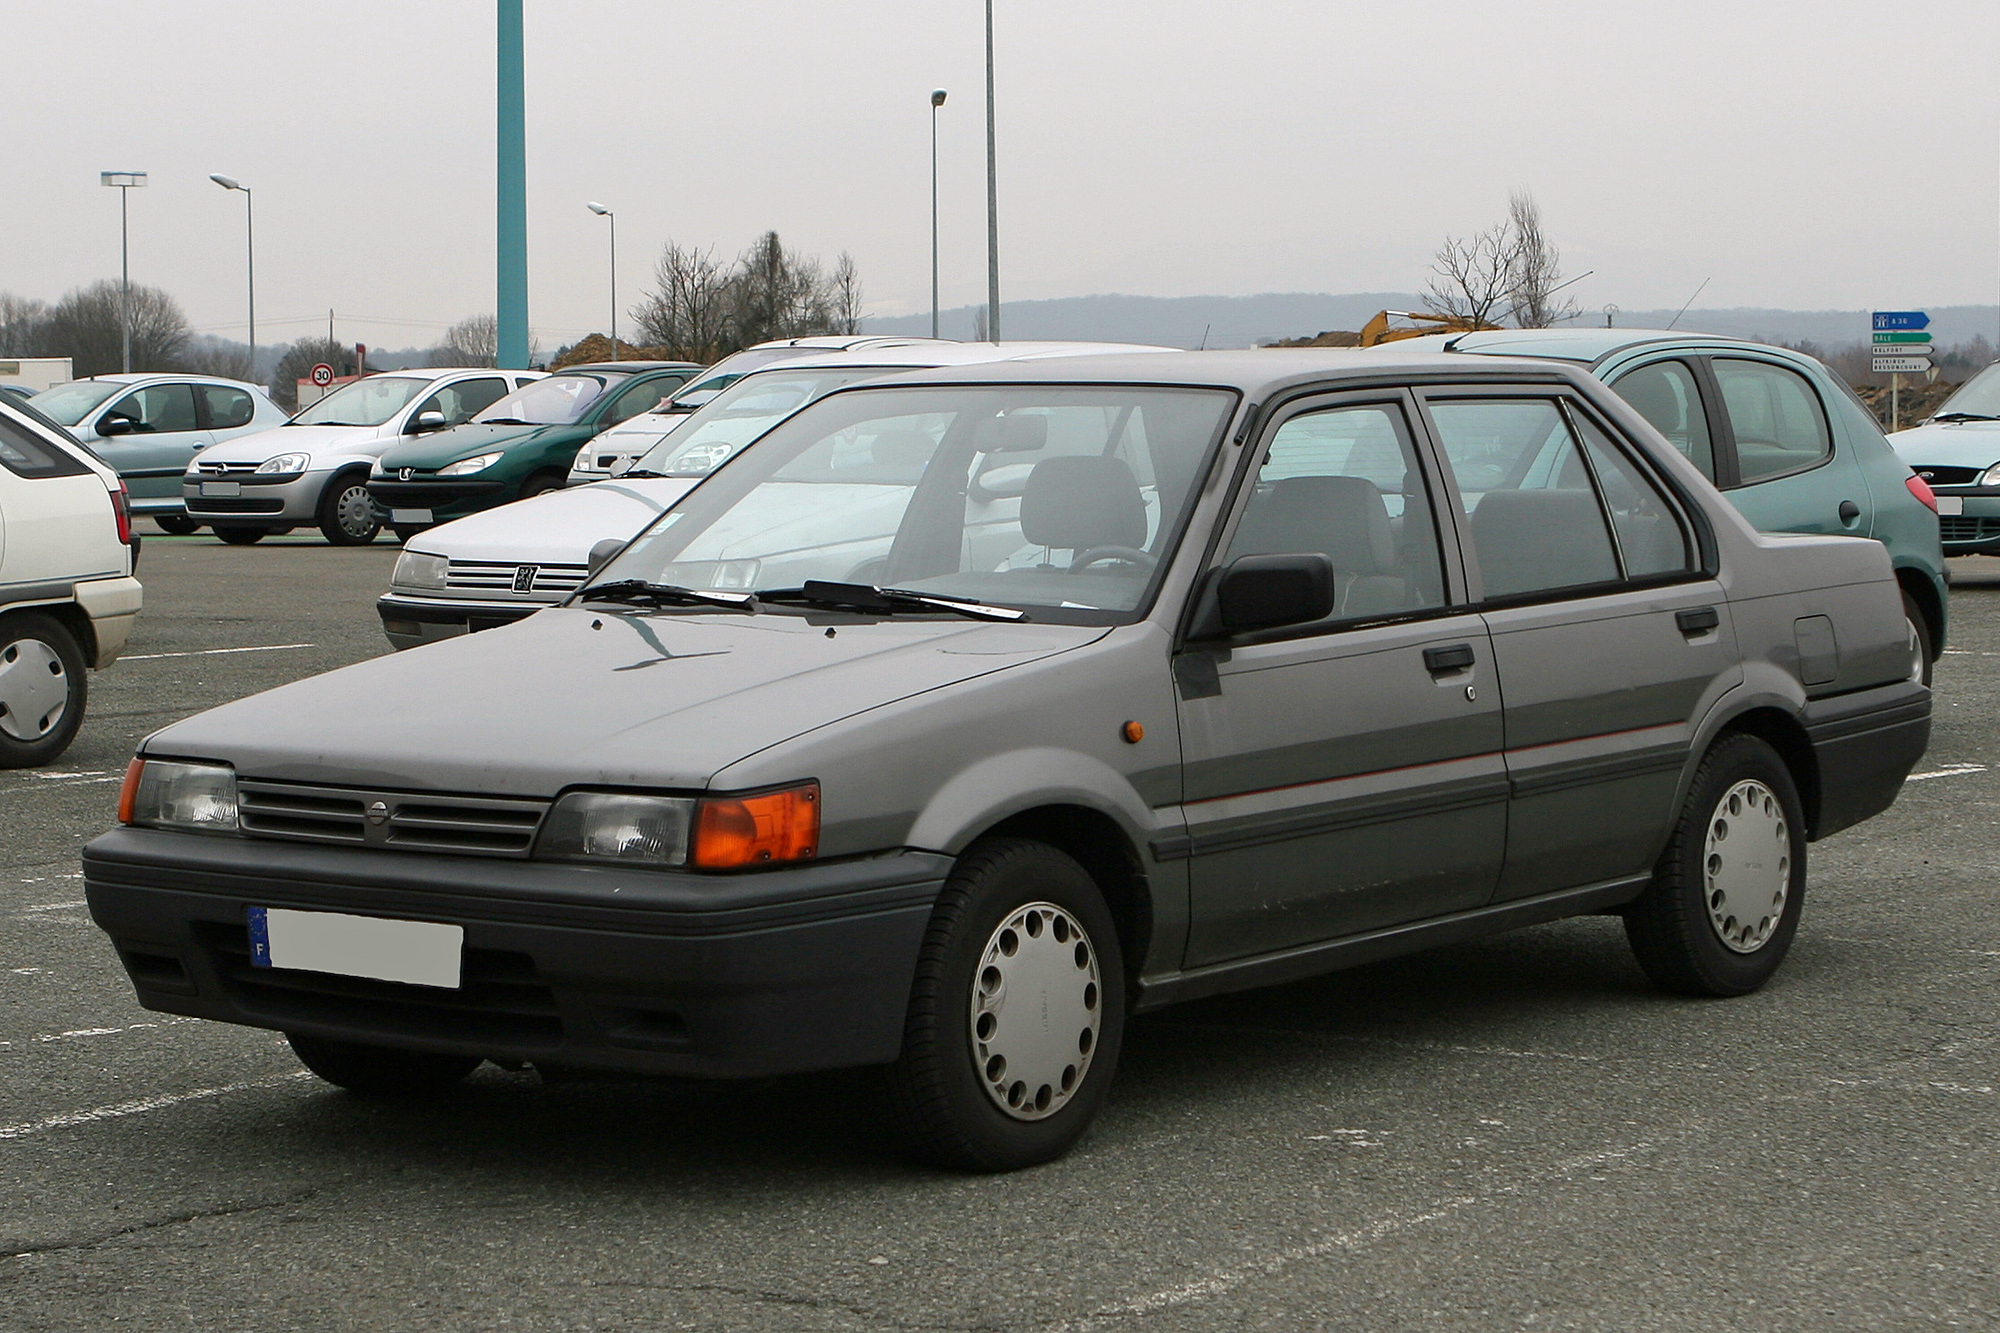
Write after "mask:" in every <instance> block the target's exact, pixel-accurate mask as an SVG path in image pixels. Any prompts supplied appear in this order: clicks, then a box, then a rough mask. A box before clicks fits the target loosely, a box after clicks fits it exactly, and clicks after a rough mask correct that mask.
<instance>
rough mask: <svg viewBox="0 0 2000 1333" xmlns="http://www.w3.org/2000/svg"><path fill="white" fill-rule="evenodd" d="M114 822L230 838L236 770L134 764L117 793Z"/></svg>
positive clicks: (136, 761)
mask: <svg viewBox="0 0 2000 1333" xmlns="http://www.w3.org/2000/svg"><path fill="white" fill-rule="evenodd" d="M118 819H119V822H120V823H124V824H140V825H144V826H146V827H148V828H171V829H182V830H185V831H187V832H189V833H234V832H236V770H235V769H233V768H230V767H228V766H227V765H224V764H184V763H179V762H175V761H169V760H164V759H134V760H133V761H132V763H131V765H130V766H129V767H127V768H126V770H125V787H124V789H123V790H122V791H120V792H119V793H118Z"/></svg>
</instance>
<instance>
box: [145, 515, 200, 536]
mask: <svg viewBox="0 0 2000 1333" xmlns="http://www.w3.org/2000/svg"><path fill="white" fill-rule="evenodd" d="M153 522H155V523H157V524H159V525H160V531H161V532H164V533H166V534H167V535H168V536H169V537H187V536H191V535H192V534H194V533H197V532H200V531H201V524H199V523H197V522H195V521H194V520H193V519H191V518H189V517H188V516H187V515H186V514H155V515H153Z"/></svg>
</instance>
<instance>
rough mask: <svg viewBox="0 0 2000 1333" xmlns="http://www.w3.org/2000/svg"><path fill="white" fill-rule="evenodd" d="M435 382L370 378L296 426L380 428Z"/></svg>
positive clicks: (310, 411) (345, 388) (344, 389)
mask: <svg viewBox="0 0 2000 1333" xmlns="http://www.w3.org/2000/svg"><path fill="white" fill-rule="evenodd" d="M433 383H435V381H433V380H428V379H418V378H417V377H415V376H413V375H370V376H369V377H368V378H367V379H365V380H356V381H354V383H352V384H344V385H342V386H341V387H340V388H338V389H335V390H334V391H333V392H332V393H330V394H328V395H327V396H326V397H324V398H322V399H320V400H319V401H318V402H316V403H314V404H313V405H312V406H311V407H308V408H306V409H305V410H304V411H303V412H300V413H299V414H298V415H297V416H295V417H293V418H292V421H291V424H292V425H294V426H379V425H381V424H382V423H383V422H385V421H387V420H388V419H389V418H390V417H393V416H395V415H396V413H398V412H400V411H402V410H403V408H404V406H405V405H406V404H408V402H409V401H410V400H411V399H412V398H415V397H416V396H417V395H418V394H420V393H422V392H423V391H424V390H425V389H428V388H430V387H431V385H432V384H433Z"/></svg>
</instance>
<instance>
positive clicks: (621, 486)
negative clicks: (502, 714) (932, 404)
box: [375, 339, 1175, 648]
mask: <svg viewBox="0 0 2000 1333" xmlns="http://www.w3.org/2000/svg"><path fill="white" fill-rule="evenodd" d="M876 341H877V345H875V346H870V347H865V348H860V349H856V350H853V351H845V352H834V353H831V354H825V355H819V356H810V357H806V356H801V357H795V358H793V359H790V360H785V361H780V362H776V363H770V364H766V365H764V366H762V367H760V368H757V369H753V370H750V371H748V372H746V373H744V374H742V375H741V376H740V377H738V378H736V379H735V381H734V382H733V383H731V384H729V385H728V386H727V387H725V388H722V389H721V390H720V391H719V392H716V393H714V394H713V396H712V397H710V398H709V400H708V401H707V402H706V403H704V404H703V405H702V406H700V407H698V408H696V409H695V410H694V411H693V412H691V413H688V414H687V415H685V416H682V417H680V418H679V424H678V425H675V426H674V427H673V428H672V430H671V432H670V433H669V434H667V435H666V436H665V437H664V438H662V439H661V440H660V441H659V442H658V443H657V444H655V445H654V446H653V447H652V449H650V450H649V451H648V452H646V453H645V454H644V455H643V456H641V457H640V458H639V459H638V460H637V461H636V463H635V464H634V465H633V466H632V467H631V468H629V469H628V470H626V471H624V472H623V473H622V474H621V475H619V476H617V477H615V478H613V479H611V480H609V481H599V482H594V483H591V484H589V485H584V486H570V487H566V488H564V489H563V490H560V491H550V492H547V493H546V494H543V495H538V496H536V497H534V498H533V499H530V500H519V501H516V502H515V503H513V504H509V505H501V506H500V507H498V508H496V509H489V510H486V511H484V512H483V513H478V514H473V515H470V516H469V517H466V518H462V519H459V520H457V521H456V522H453V523H445V524H441V525H439V526H438V527H435V528H431V529H429V530H428V531H426V532H425V533H423V534H422V536H420V537H417V538H414V539H413V544H412V545H406V546H405V547H404V549H403V553H402V555H401V556H400V557H399V558H398V559H397V561H396V568H395V572H394V574H393V575H391V577H390V586H389V591H388V592H386V593H384V594H383V595H382V597H381V598H379V599H378V600H377V601H376V603H375V609H376V612H377V614H379V615H380V616H381V618H382V632H383V633H384V634H386V635H387V636H388V638H389V642H390V643H391V644H393V645H394V646H395V647H397V648H415V647H417V646H419V645H420V644H425V643H430V642H433V641H435V640H438V639H448V638H453V637H456V636H457V635H460V634H465V633H468V632H470V631H474V630H482V629H492V628H493V627H495V626H497V625H505V624H509V623H511V622H513V621H516V620H520V619H522V618H524V617H526V616H530V615H533V614H534V613H535V612H537V611H539V610H541V609H542V608H543V607H545V606H552V605H554V604H555V603H557V602H559V601H561V600H562V599H563V598H565V597H567V596H569V595H570V594H571V593H572V592H575V591H576V590H577V589H578V588H580V587H581V586H583V581H584V579H585V578H586V577H587V576H588V575H589V573H590V570H591V569H592V568H593V567H594V566H595V564H597V563H599V562H598V561H595V560H593V559H592V554H593V551H594V550H596V549H597V548H600V547H603V546H604V545H605V544H606V543H615V545H623V544H624V543H625V542H626V541H628V540H629V539H630V538H631V537H632V536H633V534H635V533H637V532H638V531H639V530H640V529H641V528H643V527H645V526H646V525H647V524H648V523H651V522H652V521H653V519H654V518H656V517H657V516H658V515H659V514H660V513H662V512H663V511H664V510H665V509H666V508H667V506H668V505H670V504H672V503H673V502H674V501H676V500H678V499H680V498H681V496H683V495H685V494H687V492H688V491H690V490H692V489H693V488H694V486H695V484H696V483H697V482H699V481H700V480H701V479H702V478H703V477H705V476H707V475H708V474H709V473H710V472H712V471H714V470H715V469H716V468H717V467H719V466H720V465H721V464H722V463H723V462H724V461H725V460H727V459H728V458H730V457H731V456H733V455H734V454H735V453H736V452H737V451H738V450H740V449H742V448H743V447H744V446H745V445H747V444H749V443H750V442H751V441H753V440H755V439H757V438H758V437H759V436H761V435H763V434H764V432H766V431H768V430H770V429H771V427H773V426H775V425H776V424H778V422H780V421H782V420H784V419H785V418H786V417H788V416H790V415H791V414H792V413H794V412H796V411H798V410H799V409H800V408H802V407H804V406H806V405H807V404H808V403H811V402H813V401H815V400H817V399H818V398H820V397H821V396H822V395H825V394H827V393H831V392H832V391H833V390H835V389H838V388H841V387H842V386H844V385H848V384H853V383H855V382H856V381H859V380H864V379H872V378H875V377H877V376H882V375H893V374H896V373H898V372H901V371H908V370H921V369H928V368H935V367H943V366H957V365H975V364H979V363H983V362H991V361H1039V360H1044V359H1048V358H1054V357H1070V356H1096V355H1106V354H1113V353H1129V352H1170V351H1173V350H1175V349H1173V348H1170V347H1149V346H1144V345H1139V344H1132V343H1087V342H1012V343H997V344H996V343H952V342H942V341H935V342H934V341H931V340H929V339H922V340H916V341H910V340H894V341H893V342H892V341H889V340H876ZM753 350H755V349H753ZM726 365H727V362H719V363H717V367H716V369H717V370H718V371H719V370H721V369H722V368H723V367H724V366H726ZM713 378H715V376H714V375H713V374H711V375H709V376H705V377H704V381H706V380H709V379H713ZM699 384H700V382H698V383H697V387H699ZM612 549H615V546H614V547H613V548H612ZM599 554H600V555H603V556H608V554H609V551H608V550H606V551H601V552H599Z"/></svg>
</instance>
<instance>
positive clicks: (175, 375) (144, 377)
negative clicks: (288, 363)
mask: <svg viewBox="0 0 2000 1333" xmlns="http://www.w3.org/2000/svg"><path fill="white" fill-rule="evenodd" d="M156 380H192V381H193V382H194V383H196V384H227V385H229V386H230V387H231V388H234V389H255V390H256V391H257V392H258V393H262V394H268V393H269V392H270V390H268V389H266V388H265V387H264V386H263V385H261V384H252V383H251V382H250V381H248V380H233V379H230V378H229V377H228V376H227V375H203V374H201V373H200V372H198V371H192V370H122V371H113V372H112V373H111V374H109V375H79V376H77V377H76V378H75V379H73V380H64V381H63V383H64V384H87V383H90V382H91V381H96V382H97V383H100V384H151V383H153V382H154V381H156ZM49 387H50V388H52V389H54V388H60V387H62V386H61V385H55V384H52V385H50V386H49Z"/></svg>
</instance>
